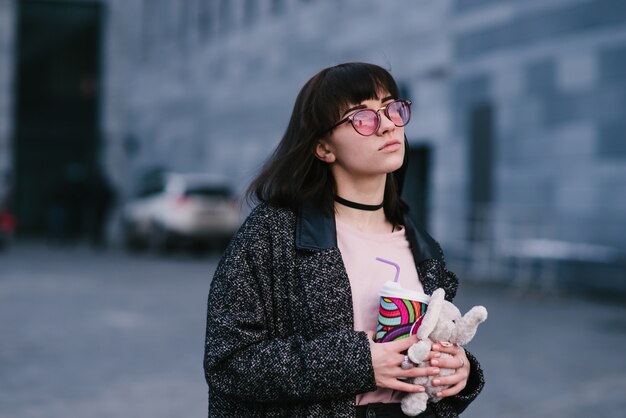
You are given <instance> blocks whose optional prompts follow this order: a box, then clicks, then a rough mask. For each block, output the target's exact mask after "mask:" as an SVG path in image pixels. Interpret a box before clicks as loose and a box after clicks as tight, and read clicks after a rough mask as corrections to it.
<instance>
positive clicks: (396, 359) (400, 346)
mask: <svg viewBox="0 0 626 418" xmlns="http://www.w3.org/2000/svg"><path fill="white" fill-rule="evenodd" d="M368 335H369V337H370V338H369V340H370V351H371V353H372V365H373V366H374V377H375V378H376V386H378V387H379V388H386V389H393V390H399V391H402V392H411V393H415V392H424V390H425V389H424V386H421V385H414V384H412V383H407V382H402V381H400V380H398V379H399V378H404V379H413V378H415V377H419V376H436V375H438V374H439V367H412V368H410V369H403V368H402V367H401V364H402V362H403V361H404V356H405V354H403V353H405V352H406V350H408V349H409V347H411V346H412V345H413V344H415V343H416V342H417V341H418V340H417V336H415V335H413V336H411V337H409V338H404V339H402V340H400V341H392V342H388V343H375V342H374V340H373V337H374V332H368ZM436 355H437V353H436V352H434V351H431V357H430V358H433V356H436Z"/></svg>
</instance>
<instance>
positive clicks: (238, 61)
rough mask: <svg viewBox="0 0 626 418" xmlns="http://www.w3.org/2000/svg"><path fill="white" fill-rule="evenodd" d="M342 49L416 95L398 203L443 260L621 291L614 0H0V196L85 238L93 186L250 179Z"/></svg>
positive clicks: (618, 48) (40, 220)
mask: <svg viewBox="0 0 626 418" xmlns="http://www.w3.org/2000/svg"><path fill="white" fill-rule="evenodd" d="M343 61H369V62H373V63H377V64H380V65H382V66H384V67H386V68H388V69H390V70H391V72H392V74H393V75H394V76H395V78H396V80H398V82H399V83H400V87H401V91H402V94H403V96H405V97H406V98H410V99H411V100H413V102H414V114H415V116H414V119H413V120H412V122H411V124H410V125H409V126H408V127H407V130H406V132H407V136H408V139H409V143H410V150H409V153H410V158H411V161H412V166H411V172H410V175H409V178H408V179H407V184H406V186H405V188H406V190H405V197H406V199H407V201H408V202H409V203H410V204H411V206H412V207H413V209H414V210H415V217H416V219H417V220H419V221H420V222H423V223H424V224H425V225H426V226H427V228H428V229H429V230H430V231H431V233H432V234H433V235H434V236H435V237H436V238H437V239H438V240H440V242H441V243H442V245H443V247H444V248H445V250H446V253H447V254H448V257H449V262H450V264H451V265H452V266H453V268H454V269H455V270H457V271H458V272H459V273H461V274H463V275H465V276H469V277H472V278H475V279H480V280H484V281H493V282H496V283H506V284H516V285H522V286H539V287H541V288H543V289H544V290H552V289H553V288H562V287H568V288H575V289H578V290H595V291H603V292H607V291H608V292H614V293H622V294H626V262H625V258H626V257H625V254H626V234H625V232H626V118H625V116H626V115H625V113H624V112H625V109H626V77H625V74H626V2H624V1H620V0H421V1H415V0H396V1H393V2H389V1H373V0H102V1H93V0H84V1H79V0H25V1H17V0H0V179H3V182H4V184H3V185H2V186H0V193H2V194H4V197H2V196H0V197H2V198H3V199H4V201H5V202H7V201H9V200H10V202H9V203H5V206H7V207H9V206H10V208H11V210H12V211H13V212H14V213H15V214H16V217H17V220H18V225H19V229H18V231H19V233H20V234H21V235H24V236H28V235H35V236H38V235H39V236H41V235H44V234H47V233H48V234H49V233H51V231H50V230H49V229H50V223H51V220H53V222H52V224H55V222H54V221H55V220H56V222H57V223H58V219H59V218H63V216H65V217H66V218H67V219H61V222H62V223H63V222H64V223H65V225H66V226H67V229H66V230H67V231H69V232H68V233H71V234H73V235H74V236H81V235H83V234H86V233H87V231H88V229H89V226H88V225H89V223H90V216H91V217H93V215H90V214H91V213H92V212H90V210H89V208H90V206H89V205H92V206H93V205H94V204H95V205H97V204H98V203H94V202H99V200H98V196H95V197H94V196H93V192H90V191H93V190H94V189H96V186H94V185H95V184H100V185H102V184H104V183H106V184H110V186H111V189H112V192H111V195H112V194H113V193H114V194H115V195H116V196H117V203H118V204H119V203H122V202H124V201H126V200H127V199H129V198H130V197H132V196H133V195H134V194H135V193H136V192H137V190H138V188H139V187H140V184H141V181H142V179H144V178H146V176H149V175H150V173H153V172H155V171H158V170H172V171H182V172H207V173H219V174H221V175H225V176H228V177H229V178H231V179H232V182H233V184H234V186H235V187H237V188H238V189H239V190H240V191H243V190H244V189H245V186H246V184H247V182H248V181H249V180H250V179H251V177H252V176H253V175H254V174H255V172H256V170H257V169H258V167H259V166H260V164H261V163H262V162H263V160H264V159H265V158H266V157H267V156H268V155H269V153H270V152H271V150H272V149H273V148H274V146H275V145H276V144H277V142H278V141H279V140H280V137H281V135H282V132H283V130H284V129H285V127H286V124H287V120H288V117H289V114H290V111H291V106H292V105H293V102H294V100H295V96H296V94H297V92H298V90H299V88H300V87H301V86H302V85H303V84H304V82H306V80H307V79H308V78H309V77H310V76H312V75H313V74H314V73H315V72H317V71H318V70H320V69H321V68H323V67H326V66H329V65H333V64H336V63H340V62H343ZM90 193H91V194H90ZM9 196H10V197H9ZM85 196H91V197H88V198H85ZM100 197H102V196H100ZM60 201H61V202H65V204H66V206H67V207H69V208H70V211H69V216H68V215H67V213H66V215H63V216H61V215H59V214H58V211H55V207H56V206H55V205H58V202H60ZM67 202H71V203H70V204H69V205H67ZM100 204H101V203H100ZM83 218H84V219H83ZM114 219H115V218H114ZM112 222H113V223H115V220H113V221H112ZM52 233H54V231H52ZM112 234H113V235H115V228H114V227H113V228H112Z"/></svg>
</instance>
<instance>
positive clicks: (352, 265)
mask: <svg viewBox="0 0 626 418" xmlns="http://www.w3.org/2000/svg"><path fill="white" fill-rule="evenodd" d="M336 223H337V245H338V247H339V251H341V257H342V259H343V262H344V264H345V266H346V271H347V272H348V278H349V279H350V287H351V290H352V307H353V310H354V330H355V331H375V330H376V326H377V325H378V304H379V298H380V296H379V295H378V292H379V291H380V288H381V287H382V286H383V284H384V283H385V282H386V281H393V280H394V278H395V275H396V269H395V267H394V266H392V265H389V264H387V263H383V262H381V261H378V260H376V258H377V257H378V258H382V259H385V260H388V261H391V262H393V263H396V264H398V265H399V266H400V274H399V277H398V282H399V283H400V285H401V286H402V287H403V288H405V289H409V290H414V291H417V292H422V293H423V292H424V289H423V288H422V283H421V282H420V279H419V276H418V274H417V270H416V268H415V261H414V259H413V254H412V253H411V249H410V248H409V242H408V240H407V239H406V234H405V229H404V228H403V227H400V228H399V229H398V228H396V231H395V232H391V231H390V232H389V233H386V234H372V233H367V232H362V231H359V230H358V229H356V228H354V227H353V226H351V225H348V224H346V223H344V222H341V221H340V220H338V219H337V220H336ZM401 398H402V393H401V392H397V391H393V390H391V389H378V390H376V391H374V392H367V393H363V394H360V395H357V397H356V403H357V405H365V404H368V403H374V402H383V403H394V402H400V399H401Z"/></svg>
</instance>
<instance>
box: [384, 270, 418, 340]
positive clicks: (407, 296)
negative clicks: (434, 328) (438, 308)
mask: <svg viewBox="0 0 626 418" xmlns="http://www.w3.org/2000/svg"><path fill="white" fill-rule="evenodd" d="M379 295H380V305H379V311H378V327H377V328H376V336H375V337H374V341H375V342H377V343H386V342H389V341H396V340H401V339H403V338H407V337H409V336H411V335H415V334H417V330H418V328H419V326H420V325H421V323H422V319H423V318H424V313H426V308H427V306H428V302H429V301H430V297H429V296H428V295H426V294H424V293H420V292H416V291H413V290H407V289H403V288H402V286H400V284H399V283H396V282H386V283H385V285H384V286H383V287H382V289H381V290H380V293H379Z"/></svg>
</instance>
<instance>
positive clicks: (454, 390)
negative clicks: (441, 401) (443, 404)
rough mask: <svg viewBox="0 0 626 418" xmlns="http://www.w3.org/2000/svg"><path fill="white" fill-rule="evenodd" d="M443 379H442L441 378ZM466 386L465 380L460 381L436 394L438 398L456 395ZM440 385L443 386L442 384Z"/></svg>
mask: <svg viewBox="0 0 626 418" xmlns="http://www.w3.org/2000/svg"><path fill="white" fill-rule="evenodd" d="M442 379H443V378H442ZM466 384H467V379H462V380H461V381H460V382H458V383H457V384H453V385H451V386H450V387H449V388H446V389H444V390H442V391H441V392H437V395H436V396H437V397H438V398H445V397H448V396H455V395H458V394H459V393H460V392H461V391H462V390H463V389H465V385H466ZM442 385H445V384H444V383H442Z"/></svg>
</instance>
